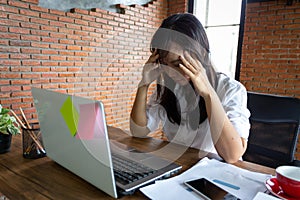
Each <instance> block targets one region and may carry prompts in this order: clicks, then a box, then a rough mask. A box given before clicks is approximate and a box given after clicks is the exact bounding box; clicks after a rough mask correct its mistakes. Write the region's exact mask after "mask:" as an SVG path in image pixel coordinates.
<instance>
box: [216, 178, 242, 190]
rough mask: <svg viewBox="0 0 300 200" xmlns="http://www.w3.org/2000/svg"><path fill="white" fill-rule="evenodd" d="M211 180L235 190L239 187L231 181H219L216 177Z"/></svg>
mask: <svg viewBox="0 0 300 200" xmlns="http://www.w3.org/2000/svg"><path fill="white" fill-rule="evenodd" d="M213 182H215V183H219V184H221V185H224V186H227V187H230V188H232V189H235V190H239V189H240V187H239V186H236V185H233V184H231V183H227V182H225V181H221V180H218V179H214V180H213Z"/></svg>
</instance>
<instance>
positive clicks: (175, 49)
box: [161, 42, 190, 85]
mask: <svg viewBox="0 0 300 200" xmlns="http://www.w3.org/2000/svg"><path fill="white" fill-rule="evenodd" d="M169 49H170V51H169V52H168V54H167V56H166V57H164V58H161V64H162V68H163V70H164V72H165V73H166V74H167V75H168V76H169V77H170V78H172V79H173V80H174V81H175V82H176V83H178V84H180V85H186V84H188V82H189V81H190V77H188V76H187V75H186V74H185V73H184V72H183V71H182V70H181V69H180V68H179V64H182V61H181V60H180V58H179V56H183V49H182V48H181V47H180V46H179V45H178V44H176V43H174V42H171V43H170V45H169Z"/></svg>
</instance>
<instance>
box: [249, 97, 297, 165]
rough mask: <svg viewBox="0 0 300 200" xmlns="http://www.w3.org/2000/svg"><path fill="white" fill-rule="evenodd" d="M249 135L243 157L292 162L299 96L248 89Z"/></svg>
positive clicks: (260, 161)
mask: <svg viewBox="0 0 300 200" xmlns="http://www.w3.org/2000/svg"><path fill="white" fill-rule="evenodd" d="M248 109H249V110H250V112H251V116H250V123H251V128H250V135H249V138H248V148H247V150H246V152H245V154H244V155H243V159H244V160H246V161H251V162H254V163H258V164H262V165H265V166H269V167H273V168H276V167H278V166H280V165H292V163H293V161H294V154H295V150H296V146H297V141H298V135H299V130H300V125H299V124H300V99H298V98H294V97H285V96H277V95H270V94H261V93H253V92H248Z"/></svg>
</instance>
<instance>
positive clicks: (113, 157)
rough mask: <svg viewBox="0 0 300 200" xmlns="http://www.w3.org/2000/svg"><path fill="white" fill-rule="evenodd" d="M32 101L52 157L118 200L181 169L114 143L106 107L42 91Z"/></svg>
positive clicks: (100, 103) (44, 140) (168, 162)
mask: <svg viewBox="0 0 300 200" xmlns="http://www.w3.org/2000/svg"><path fill="white" fill-rule="evenodd" d="M32 95H33V98H34V105H35V107H36V110H37V113H38V120H39V123H40V128H41V133H42V140H43V144H44V147H45V150H46V153H47V156H48V157H49V158H51V159H52V160H54V161H55V162H56V163H58V164H59V165H61V166H63V167H64V168H66V169H68V170H69V171H71V172H73V173H74V174H76V175H78V176H80V177H81V178H83V179H84V180H86V181H87V182H89V183H91V184H92V185H94V186H96V187H97V188H99V189H100V190H102V191H104V192H105V193H107V194H109V195H110V196H112V197H114V198H118V197H120V196H123V195H128V194H132V193H134V192H135V191H136V189H138V188H140V187H142V186H145V185H146V184H149V183H152V182H153V181H155V180H157V179H161V178H165V177H169V176H170V175H173V174H175V173H177V172H179V171H180V169H181V168H182V166H180V165H178V164H176V163H173V162H172V161H169V160H167V159H163V158H160V157H158V156H155V155H153V154H151V153H142V152H139V151H137V150H135V149H127V150H126V149H124V148H121V147H120V145H119V144H121V143H119V144H118V143H116V141H110V140H109V138H108V131H107V125H106V121H105V112H104V105H103V103H102V102H101V101H95V100H91V99H87V98H82V97H78V96H72V95H68V94H63V93H59V92H54V91H50V90H46V89H40V88H32Z"/></svg>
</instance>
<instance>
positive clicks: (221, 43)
mask: <svg viewBox="0 0 300 200" xmlns="http://www.w3.org/2000/svg"><path fill="white" fill-rule="evenodd" d="M241 6H242V0H226V1H224V0H194V10H193V12H194V15H195V16H196V17H197V18H198V19H199V20H200V21H201V23H202V25H203V26H204V28H205V29H206V33H207V37H208V40H209V44H210V51H211V59H212V62H213V64H214V66H215V68H216V69H217V71H221V72H223V73H225V74H227V75H228V76H230V77H232V78H234V77H235V73H236V72H235V71H236V61H237V49H238V41H239V28H240V15H241Z"/></svg>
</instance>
